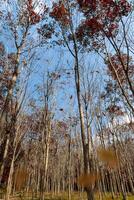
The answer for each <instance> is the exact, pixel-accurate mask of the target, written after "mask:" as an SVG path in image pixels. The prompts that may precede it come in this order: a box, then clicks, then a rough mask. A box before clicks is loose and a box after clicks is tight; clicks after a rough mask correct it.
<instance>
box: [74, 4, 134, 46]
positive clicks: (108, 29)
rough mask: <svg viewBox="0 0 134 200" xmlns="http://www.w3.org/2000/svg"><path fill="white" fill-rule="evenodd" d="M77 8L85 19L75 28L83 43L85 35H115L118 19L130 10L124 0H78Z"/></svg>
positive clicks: (85, 39)
mask: <svg viewBox="0 0 134 200" xmlns="http://www.w3.org/2000/svg"><path fill="white" fill-rule="evenodd" d="M78 4H79V10H80V11H81V12H82V13H83V15H84V17H85V19H84V20H83V21H82V23H81V24H80V25H79V27H78V29H77V32H76V34H77V38H78V40H79V41H80V42H83V44H84V45H86V44H87V43H86V42H87V40H88V39H87V37H89V36H90V37H97V38H98V37H104V36H106V37H108V38H111V37H115V36H116V35H117V33H118V27H119V21H120V20H121V18H122V17H123V16H127V15H128V14H129V12H131V9H132V7H131V5H130V4H129V2H128V1H126V0H120V1H114V0H99V1H97V0H78Z"/></svg>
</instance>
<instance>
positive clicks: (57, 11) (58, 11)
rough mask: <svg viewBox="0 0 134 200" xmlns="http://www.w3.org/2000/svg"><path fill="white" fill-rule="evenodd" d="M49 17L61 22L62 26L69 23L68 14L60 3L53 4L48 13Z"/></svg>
mask: <svg viewBox="0 0 134 200" xmlns="http://www.w3.org/2000/svg"><path fill="white" fill-rule="evenodd" d="M50 16H51V17H53V18H54V19H55V20H56V21H59V22H61V23H62V25H68V23H69V13H68V10H67V8H66V7H65V5H64V4H63V3H62V2H59V3H58V4H56V3H55V4H53V10H52V12H51V13H50Z"/></svg>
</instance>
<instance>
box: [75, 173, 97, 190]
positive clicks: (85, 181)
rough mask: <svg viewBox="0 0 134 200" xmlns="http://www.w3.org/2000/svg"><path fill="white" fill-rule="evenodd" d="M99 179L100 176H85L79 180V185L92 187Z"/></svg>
mask: <svg viewBox="0 0 134 200" xmlns="http://www.w3.org/2000/svg"><path fill="white" fill-rule="evenodd" d="M98 179H99V175H98V174H96V173H93V174H83V175H81V176H80V177H79V179H78V184H79V185H80V186H83V187H91V186H93V185H94V184H95V182H96V181H97V180H98Z"/></svg>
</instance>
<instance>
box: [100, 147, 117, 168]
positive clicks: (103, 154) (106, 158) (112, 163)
mask: <svg viewBox="0 0 134 200" xmlns="http://www.w3.org/2000/svg"><path fill="white" fill-rule="evenodd" d="M97 153H98V157H99V159H100V161H102V162H103V163H104V164H106V165H107V166H108V167H110V168H117V166H118V160H117V157H116V154H115V152H114V151H113V150H111V149H102V148H100V149H98V151H97Z"/></svg>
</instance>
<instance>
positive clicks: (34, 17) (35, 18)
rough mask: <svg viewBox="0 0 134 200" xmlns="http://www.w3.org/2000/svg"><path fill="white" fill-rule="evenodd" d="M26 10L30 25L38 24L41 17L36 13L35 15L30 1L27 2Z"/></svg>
mask: <svg viewBox="0 0 134 200" xmlns="http://www.w3.org/2000/svg"><path fill="white" fill-rule="evenodd" d="M27 9H28V12H29V20H30V24H32V25H33V24H37V23H39V22H40V20H41V17H40V15H38V14H37V13H35V11H34V9H33V2H32V0H28V5H27Z"/></svg>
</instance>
